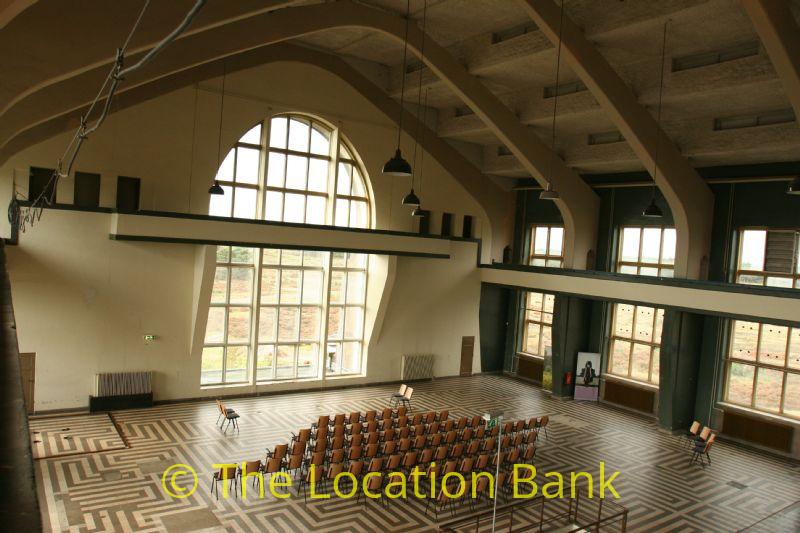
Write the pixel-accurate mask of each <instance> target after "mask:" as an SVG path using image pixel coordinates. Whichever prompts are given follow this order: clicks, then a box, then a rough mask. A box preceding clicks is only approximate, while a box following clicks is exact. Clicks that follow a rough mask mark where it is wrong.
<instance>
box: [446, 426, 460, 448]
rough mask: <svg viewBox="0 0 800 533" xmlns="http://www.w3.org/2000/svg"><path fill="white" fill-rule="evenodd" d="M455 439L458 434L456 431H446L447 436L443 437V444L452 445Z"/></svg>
mask: <svg viewBox="0 0 800 533" xmlns="http://www.w3.org/2000/svg"><path fill="white" fill-rule="evenodd" d="M457 438H458V432H456V430H454V429H453V430H450V431H448V432H447V434H446V435H445V436H444V442H445V444H453V443H454V442H455V441H456V439H457Z"/></svg>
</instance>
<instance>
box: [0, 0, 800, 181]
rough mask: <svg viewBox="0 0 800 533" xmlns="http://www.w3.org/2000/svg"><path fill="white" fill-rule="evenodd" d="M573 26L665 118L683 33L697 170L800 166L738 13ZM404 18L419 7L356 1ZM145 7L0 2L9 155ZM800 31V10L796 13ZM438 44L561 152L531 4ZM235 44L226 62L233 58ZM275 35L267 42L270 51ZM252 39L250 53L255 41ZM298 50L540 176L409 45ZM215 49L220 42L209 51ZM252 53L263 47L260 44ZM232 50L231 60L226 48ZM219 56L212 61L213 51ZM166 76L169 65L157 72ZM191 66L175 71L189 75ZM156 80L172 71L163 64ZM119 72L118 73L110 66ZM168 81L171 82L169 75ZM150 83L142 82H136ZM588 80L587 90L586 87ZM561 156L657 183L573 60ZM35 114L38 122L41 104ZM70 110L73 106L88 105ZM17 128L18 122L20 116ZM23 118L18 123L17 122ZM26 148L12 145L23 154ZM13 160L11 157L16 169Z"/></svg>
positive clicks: (450, 6)
mask: <svg viewBox="0 0 800 533" xmlns="http://www.w3.org/2000/svg"><path fill="white" fill-rule="evenodd" d="M565 1H566V3H565V15H566V17H567V18H568V19H570V20H571V21H572V22H574V23H575V24H576V25H577V26H578V27H580V28H581V29H582V31H583V33H584V35H585V37H586V38H587V39H588V40H589V41H590V42H591V43H592V44H593V45H594V46H595V47H596V49H597V50H598V51H599V52H600V53H601V54H602V56H603V57H604V58H605V59H606V60H607V62H608V63H609V64H610V65H611V67H612V68H613V69H614V70H615V71H616V73H617V74H618V75H619V76H620V77H621V78H622V80H623V81H624V82H625V83H626V84H627V86H628V87H629V88H630V90H631V91H632V92H633V94H634V95H635V98H636V100H637V101H638V102H639V103H640V104H641V105H642V106H644V107H645V108H646V109H647V110H648V111H649V112H650V113H651V114H653V115H655V108H656V105H657V101H658V88H659V68H660V61H661V58H660V48H661V32H662V29H663V25H664V23H665V22H666V21H669V26H668V34H667V67H666V74H665V76H666V77H665V84H664V97H663V112H662V128H663V130H664V132H665V133H666V134H667V136H668V137H669V138H670V139H671V141H672V142H673V143H674V145H675V146H676V147H677V149H678V150H679V152H680V153H681V154H682V155H683V156H684V157H685V158H687V160H688V161H689V163H690V164H691V165H692V166H694V167H700V166H711V165H734V164H747V163H763V162H774V161H795V160H798V159H800V128H798V124H797V121H796V120H794V119H793V117H792V115H791V104H790V101H789V98H788V97H787V95H786V94H785V91H784V86H783V85H782V83H781V79H780V77H779V75H778V74H777V73H776V70H775V68H774V67H773V64H772V62H771V60H770V57H769V56H768V55H767V52H766V50H765V47H764V45H763V44H761V41H760V39H759V35H758V34H757V33H756V29H755V28H754V25H753V23H752V22H751V20H750V18H749V17H748V14H747V13H746V12H745V10H744V8H743V7H742V4H741V2H740V1H739V0H636V1H631V0H628V1H619V0H565ZM319 3H326V2H320V1H315V0H298V1H291V0H270V1H260V0H239V1H236V2H229V1H224V0H209V2H208V3H207V5H206V6H205V7H204V8H203V10H202V11H201V12H200V14H199V15H198V17H197V19H196V20H195V21H194V23H193V24H192V26H191V27H190V30H189V32H188V33H187V34H186V35H184V36H183V37H182V38H181V39H187V38H189V37H190V36H192V35H195V36H197V35H199V34H202V33H203V32H209V31H212V30H220V28H224V27H225V26H230V27H231V29H233V28H235V27H237V26H238V25H242V24H243V23H245V22H246V21H248V20H255V19H256V18H257V17H264V16H265V13H267V12H269V11H271V10H291V9H296V8H297V7H298V6H304V5H308V4H319ZM355 3H357V4H359V5H361V6H365V7H367V8H370V9H374V10H380V11H381V12H384V13H388V14H391V15H400V16H401V15H402V14H403V13H404V12H405V7H406V2H405V0H357V1H356V2H355ZM192 4H193V2H192V0H171V1H163V0H154V1H153V2H151V5H150V7H149V8H148V11H147V12H146V14H145V18H144V20H143V22H142V25H141V27H140V30H139V32H138V33H137V34H136V36H135V38H134V40H133V42H132V45H131V46H132V50H141V49H146V48H147V46H148V45H152V43H154V42H156V41H157V40H158V39H160V38H161V37H162V36H163V35H165V34H166V33H168V32H169V31H170V30H171V29H172V28H173V27H174V26H175V25H176V24H177V22H178V21H180V20H181V18H182V17H183V14H184V13H185V12H186V11H187V10H188V9H189V7H190V6H191V5H192ZM142 5H143V2H142V1H141V0H119V1H117V2H114V5H113V8H112V7H111V6H110V4H109V3H108V2H107V1H104V0H40V1H33V0H6V1H5V2H0V49H2V50H4V51H13V53H3V54H2V56H0V80H3V81H2V83H0V124H1V123H2V122H4V119H7V122H6V127H5V128H0V129H2V132H0V133H2V135H0V147H2V146H5V145H6V144H7V143H9V142H10V141H12V140H13V139H14V138H15V137H17V136H19V135H21V134H24V132H25V131H26V130H27V129H28V128H30V127H31V126H33V125H35V124H41V123H42V122H43V121H46V120H47V119H48V118H49V117H51V116H52V117H55V116H57V115H59V114H60V113H63V112H64V111H66V110H67V109H60V108H59V105H58V103H57V102H55V103H54V104H53V105H52V106H51V108H50V109H48V111H47V112H46V113H45V112H44V111H42V109H41V102H40V101H38V100H36V97H37V95H38V96H42V95H44V94H46V93H45V92H42V91H44V90H45V89H47V88H48V87H54V86H56V84H58V86H59V87H60V88H61V90H62V91H64V90H66V91H78V89H79V85H81V84H85V85H86V90H88V88H90V87H91V91H89V92H93V91H95V90H96V88H97V86H98V84H97V77H96V76H94V77H92V76H87V73H89V72H90V71H91V70H92V69H96V68H98V67H100V66H103V65H104V64H108V63H109V62H110V61H113V54H114V50H115V49H116V47H117V46H119V44H120V41H121V40H122V39H123V38H124V36H125V35H126V34H127V32H128V30H129V29H130V27H131V25H132V24H133V22H134V20H135V19H136V16H137V14H138V12H139V10H140V9H141V6H142ZM789 5H790V7H791V12H792V14H793V16H794V17H795V19H800V1H797V0H792V1H791V2H789ZM423 8H424V0H412V1H411V12H412V17H413V23H415V24H416V25H417V26H418V27H421V25H422V16H423ZM427 33H428V35H429V38H430V39H432V41H434V42H435V43H436V44H438V45H440V46H442V47H444V48H445V49H446V50H447V51H448V52H449V53H450V54H451V55H452V56H453V57H454V58H456V60H457V61H458V62H459V63H460V64H461V65H462V66H463V67H464V68H465V69H466V70H467V71H468V72H469V73H470V74H472V75H473V76H474V77H475V78H476V79H477V80H479V81H480V82H481V83H482V84H483V85H484V86H485V87H486V88H488V89H489V91H491V93H492V94H493V95H494V96H495V97H497V98H498V99H499V100H500V101H501V102H502V103H504V104H505V105H506V106H507V107H508V108H509V109H510V110H511V111H512V112H513V113H514V114H515V115H516V116H517V117H518V119H519V121H520V122H521V123H523V124H524V125H525V126H527V128H528V129H529V130H530V131H531V133H532V134H533V135H536V136H537V137H538V138H539V139H541V140H542V141H543V142H544V143H545V144H546V145H547V146H550V143H551V127H552V112H553V105H554V103H555V99H554V98H552V97H548V96H549V94H550V93H551V92H552V87H553V86H554V85H555V71H556V68H555V67H556V48H555V46H554V43H553V41H552V39H548V37H547V36H546V35H545V33H544V32H543V31H542V30H540V29H539V28H537V26H536V24H535V23H534V21H533V19H532V18H531V16H529V14H528V13H527V12H526V10H525V8H524V5H523V3H522V2H520V1H518V0H427ZM230 35H235V33H234V32H232V34H229V35H227V36H226V39H225V42H220V43H218V45H219V46H220V54H229V53H232V50H234V49H235V46H233V44H235V43H231V40H235V39H239V38H240V39H242V42H245V41H247V39H248V38H250V39H252V37H253V36H252V35H250V36H248V35H240V36H237V37H231V36H230ZM268 37H269V36H266V37H265V38H267V40H268ZM248 42H249V41H248ZM290 42H292V43H293V44H296V45H301V46H305V47H311V48H314V49H316V50H318V51H322V52H327V53H331V54H335V55H337V56H339V57H341V58H343V59H345V60H346V61H348V62H350V63H351V64H352V65H353V66H354V67H355V68H357V69H358V70H360V71H361V72H362V73H363V74H365V75H367V76H368V77H369V78H370V79H372V81H373V82H375V83H376V84H378V85H379V86H381V87H382V88H383V89H384V90H385V91H386V92H387V93H388V94H389V95H391V96H392V97H393V98H395V99H396V100H399V97H400V88H401V85H402V77H403V75H405V99H406V102H407V103H409V105H410V106H411V107H414V105H415V104H416V101H417V98H418V94H419V93H418V86H419V82H420V78H419V76H420V75H421V76H422V86H423V89H425V90H428V94H429V96H428V104H429V106H430V107H431V108H434V110H435V116H436V117H437V119H436V127H435V130H436V131H437V133H438V135H439V136H440V137H441V138H443V139H445V140H447V141H452V142H453V144H454V145H455V146H457V147H458V149H460V150H462V151H463V152H464V153H467V154H469V156H470V158H471V159H472V160H473V161H478V162H479V163H478V164H479V167H480V170H481V171H482V172H483V173H484V174H486V175H496V176H507V177H527V176H530V175H531V174H532V173H531V171H530V168H529V167H528V166H526V164H525V163H524V161H521V160H520V158H519V157H518V154H516V153H515V152H514V150H513V149H512V148H513V147H506V146H504V145H503V142H502V140H500V139H499V138H498V136H497V134H496V131H495V130H494V129H493V128H491V127H489V125H487V123H486V121H484V120H482V118H481V117H480V116H479V114H476V113H475V112H474V110H473V109H470V107H469V106H468V105H467V104H466V103H465V102H464V101H463V98H462V97H461V96H460V95H459V94H457V92H456V91H454V90H453V89H452V87H451V85H449V84H448V83H446V81H445V80H443V79H442V78H441V77H440V76H438V75H437V74H435V73H434V71H433V70H432V69H430V68H429V67H428V66H423V65H422V64H421V63H420V61H419V59H418V58H417V57H416V55H414V54H409V65H407V67H406V69H405V72H404V71H403V67H402V65H401V61H402V55H403V54H402V43H401V42H400V41H399V40H398V39H397V38H395V36H393V35H389V34H387V33H385V32H381V31H376V30H375V29H373V28H369V27H363V26H352V27H349V26H336V27H332V28H330V29H324V30H322V31H317V32H315V33H310V34H306V35H302V36H299V37H294V38H291V39H290ZM206 44H208V45H209V46H215V44H211V42H209V43H206ZM247 46H249V47H252V44H247ZM223 48H224V49H223ZM209 56H213V50H212V51H210V54H209ZM156 63H157V62H156ZM186 66H188V65H185V66H183V67H181V66H179V65H178V64H177V63H175V64H173V65H172V66H171V68H173V69H178V68H185V67H186ZM153 69H154V71H155V70H157V65H154V67H153ZM102 70H103V71H104V70H105V67H103V69H102ZM159 75H163V73H159ZM138 76H140V74H138V73H137V74H136V75H135V76H132V79H131V80H129V81H130V83H131V84H135V83H136V82H137V77H138ZM576 82H578V83H576ZM560 84H561V85H562V86H563V89H562V91H563V92H564V93H565V94H563V95H562V96H560V97H559V98H558V106H557V121H556V128H557V130H556V131H557V135H556V151H557V153H558V154H559V155H560V156H561V157H562V158H563V160H564V162H565V163H566V165H567V166H568V167H570V168H572V169H574V170H575V171H577V172H580V173H596V172H621V171H631V170H643V169H645V165H644V164H643V163H642V160H641V159H640V158H639V157H637V155H636V153H635V151H634V150H633V149H632V148H631V147H630V146H629V144H628V142H626V140H624V139H622V138H620V137H618V136H616V132H617V127H616V125H615V123H614V121H613V120H612V119H611V117H610V116H609V114H608V113H607V112H606V111H605V110H604V109H603V108H601V106H600V105H599V104H598V101H597V100H596V99H595V97H594V96H593V95H592V92H591V91H589V90H587V89H586V88H585V86H584V85H583V84H582V83H579V78H578V75H577V74H576V72H575V71H573V69H571V68H570V65H569V64H568V62H566V61H564V60H563V59H562V65H561V69H560ZM26 105H29V106H35V108H36V110H37V111H39V114H38V115H36V118H35V120H33V119H30V121H29V122H26V120H29V119H27V118H25V117H28V116H31V117H32V116H33V115H31V114H30V113H29V111H30V109H29V108H27V107H26ZM74 107H75V106H74V105H73V104H70V109H72V108H74ZM15 117H17V118H15ZM12 119H13V120H12ZM11 146H13V143H12V145H11ZM7 155H8V154H7V153H4V156H5V157H7Z"/></svg>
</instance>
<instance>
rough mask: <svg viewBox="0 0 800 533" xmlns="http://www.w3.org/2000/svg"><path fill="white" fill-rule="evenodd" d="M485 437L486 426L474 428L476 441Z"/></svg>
mask: <svg viewBox="0 0 800 533" xmlns="http://www.w3.org/2000/svg"><path fill="white" fill-rule="evenodd" d="M485 435H486V426H478V427H476V428H475V438H476V439H478V440H482V439H483V437H484V436H485Z"/></svg>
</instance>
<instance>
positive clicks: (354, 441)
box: [347, 433, 364, 448]
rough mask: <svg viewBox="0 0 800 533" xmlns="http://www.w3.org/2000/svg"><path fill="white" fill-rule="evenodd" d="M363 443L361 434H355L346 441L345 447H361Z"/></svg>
mask: <svg viewBox="0 0 800 533" xmlns="http://www.w3.org/2000/svg"><path fill="white" fill-rule="evenodd" d="M363 442H364V435H362V434H361V433H356V434H355V435H353V436H352V437H350V440H349V441H348V443H347V445H348V446H349V447H351V448H352V447H355V446H361V444H362V443H363Z"/></svg>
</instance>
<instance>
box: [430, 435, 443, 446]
mask: <svg viewBox="0 0 800 533" xmlns="http://www.w3.org/2000/svg"><path fill="white" fill-rule="evenodd" d="M441 443H442V434H441V433H434V434H433V435H431V440H430V442H429V444H430V445H431V446H439V445H440V444H441Z"/></svg>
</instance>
